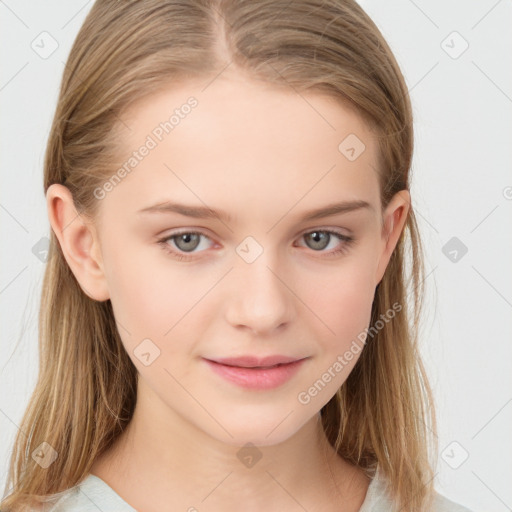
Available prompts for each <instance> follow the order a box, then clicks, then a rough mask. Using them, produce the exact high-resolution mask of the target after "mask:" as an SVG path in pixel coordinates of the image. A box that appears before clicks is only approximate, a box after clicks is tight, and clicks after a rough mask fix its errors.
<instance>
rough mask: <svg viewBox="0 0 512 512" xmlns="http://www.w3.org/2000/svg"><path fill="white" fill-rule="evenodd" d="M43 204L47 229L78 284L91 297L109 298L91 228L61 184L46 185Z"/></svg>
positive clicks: (99, 253)
mask: <svg viewBox="0 0 512 512" xmlns="http://www.w3.org/2000/svg"><path fill="white" fill-rule="evenodd" d="M46 203H47V209H48V218H49V221H50V225H51V228H52V230H53V232H54V233H55V236H56V237H57V239H58V241H59V244H60V247H61V249H62V253H63V254H64V257H65V259H66V262H67V263H68V265H69V268H70V269H71V271H72V272H73V274H74V276H75V277H76V279H77V281H78V283H79V284H80V287H81V288H82V290H83V291H84V293H85V294H86V295H88V296H89V297H90V298H91V299H94V300H97V301H105V300H107V299H109V298H110V294H109V292H108V287H107V281H106V278H105V274H104V271H103V266H102V261H101V252H100V248H99V241H98V238H97V235H96V232H95V230H94V227H93V226H92V224H91V223H90V222H87V221H86V220H85V219H84V217H83V216H82V215H80V214H79V213H78V212H77V210H76V208H75V204H74V201H73V196H72V194H71V192H70V191H69V189H68V188H67V187H65V186H64V185H60V184H54V185H50V187H49V188H48V191H47V193H46Z"/></svg>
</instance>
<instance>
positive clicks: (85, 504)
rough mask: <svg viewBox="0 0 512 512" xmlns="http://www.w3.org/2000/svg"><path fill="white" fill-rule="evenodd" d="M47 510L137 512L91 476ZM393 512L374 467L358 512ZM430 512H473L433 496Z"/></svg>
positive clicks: (382, 483)
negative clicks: (372, 475)
mask: <svg viewBox="0 0 512 512" xmlns="http://www.w3.org/2000/svg"><path fill="white" fill-rule="evenodd" d="M395 508H396V507H395ZM48 510H49V512H137V511H136V509H134V508H133V507H131V506H130V505H128V503H126V502H125V501H124V500H123V499H122V498H121V497H120V496H119V495H118V494H117V493H116V492H115V491H114V490H113V489H112V488H111V487H109V486H108V485H107V483H106V482H104V481H103V480H101V478H98V477H97V476H95V475H92V474H89V475H88V476H87V477H86V478H85V479H84V480H82V482H80V483H79V484H77V485H76V486H74V487H72V488H71V489H68V490H67V491H64V492H63V493H60V497H58V499H57V500H56V501H55V502H54V504H53V506H52V507H51V508H49V509H48ZM393 510H394V508H393V502H392V501H391V499H390V497H389V494H388V492H387V484H386V480H384V479H383V478H382V475H381V473H380V472H379V468H378V467H377V471H376V473H375V476H374V478H373V479H372V481H371V482H370V485H369V486H368V491H367V493H366V497H365V500H364V502H363V505H362V506H361V508H360V509H359V512H393ZM431 512H472V511H471V510H469V509H468V508H466V507H463V506H462V505H459V504H457V503H455V502H453V501H451V500H449V499H448V498H445V497H444V496H443V495H441V494H439V493H436V495H435V500H434V505H433V508H432V511H431Z"/></svg>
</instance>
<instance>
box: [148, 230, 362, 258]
mask: <svg viewBox="0 0 512 512" xmlns="http://www.w3.org/2000/svg"><path fill="white" fill-rule="evenodd" d="M202 238H204V239H206V240H209V241H210V242H212V240H211V239H210V237H208V236H207V235H205V234H204V233H202V232H200V231H181V232H179V233H174V234H172V235H170V236H166V237H165V238H162V239H160V240H158V242H157V243H158V244H159V245H160V246H161V247H162V249H163V250H164V251H165V252H166V253H168V254H170V255H171V256H173V257H175V258H177V259H178V260H180V261H183V260H191V259H193V257H194V256H193V254H194V253H197V252H202V251H200V250H196V249H198V248H200V247H201V245H203V249H207V248H208V244H206V247H204V244H201V242H202ZM301 238H303V239H305V240H307V243H306V245H307V247H309V248H310V249H312V250H313V251H314V252H319V253H322V254H324V253H325V255H326V256H328V257H330V256H336V255H338V254H342V253H345V252H347V251H348V249H349V247H350V246H351V244H352V243H353V242H354V238H353V237H351V236H347V235H344V234H342V233H339V232H338V231H333V230H329V229H317V230H314V231H309V232H307V233H304V234H303V235H302V236H301ZM170 242H172V243H170ZM212 244H213V242H212ZM173 246H174V247H175V248H173ZM329 246H333V247H334V250H331V251H325V249H326V248H328V247H329Z"/></svg>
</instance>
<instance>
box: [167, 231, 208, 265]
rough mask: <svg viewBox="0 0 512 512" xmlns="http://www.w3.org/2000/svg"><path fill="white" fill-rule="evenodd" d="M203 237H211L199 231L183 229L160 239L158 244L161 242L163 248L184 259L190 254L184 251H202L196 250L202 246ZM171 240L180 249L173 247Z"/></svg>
mask: <svg viewBox="0 0 512 512" xmlns="http://www.w3.org/2000/svg"><path fill="white" fill-rule="evenodd" d="M201 238H206V239H208V240H210V238H209V237H207V236H206V235H205V234H204V233H201V232H199V231H182V232H180V233H175V234H173V235H171V236H167V237H165V238H162V239H161V240H158V244H160V246H161V247H162V249H164V251H166V252H167V253H170V254H172V255H173V256H175V257H176V258H178V259H180V260H184V259H188V258H189V256H187V255H186V254H183V253H194V252H200V251H195V249H197V248H198V247H200V246H201ZM169 241H172V243H173V245H174V247H176V248H177V249H178V250H175V249H173V248H172V245H171V244H170V243H169Z"/></svg>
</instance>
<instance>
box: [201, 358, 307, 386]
mask: <svg viewBox="0 0 512 512" xmlns="http://www.w3.org/2000/svg"><path fill="white" fill-rule="evenodd" d="M205 361H206V362H207V363H208V365H209V366H210V368H211V369H212V370H213V371H214V372H215V373H217V374H218V375H220V376H221V377H224V378H225V379H226V380H228V381H230V382H233V383H234V384H237V385H238V386H241V387H243V388H248V389H273V388H277V387H278V386H281V385H282V384H284V383H285V382H287V381H288V380H290V379H291V378H292V377H293V375H295V374H296V373H297V371H298V370H299V368H300V367H301V365H302V363H303V362H304V361H305V359H300V360H298V361H294V362H293V363H288V364H283V365H280V366H275V367H274V368H241V367H239V366H227V365H225V364H220V363H215V362H213V361H210V360H209V359H205Z"/></svg>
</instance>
